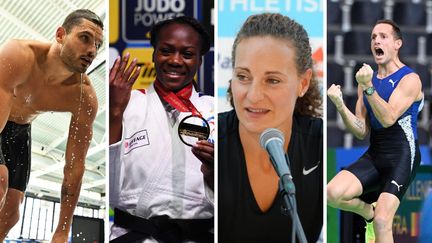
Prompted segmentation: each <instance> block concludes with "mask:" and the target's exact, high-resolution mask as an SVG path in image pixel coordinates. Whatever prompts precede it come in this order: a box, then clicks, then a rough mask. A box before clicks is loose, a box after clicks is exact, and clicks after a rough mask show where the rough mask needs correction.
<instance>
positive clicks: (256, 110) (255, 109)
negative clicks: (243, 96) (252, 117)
mask: <svg viewBox="0 0 432 243" xmlns="http://www.w3.org/2000/svg"><path fill="white" fill-rule="evenodd" d="M246 110H247V111H248V112H251V113H254V114H265V113H267V112H268V111H269V110H268V109H261V108H251V107H246Z"/></svg>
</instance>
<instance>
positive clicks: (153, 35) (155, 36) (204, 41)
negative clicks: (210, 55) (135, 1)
mask: <svg viewBox="0 0 432 243" xmlns="http://www.w3.org/2000/svg"><path fill="white" fill-rule="evenodd" d="M173 23H177V24H184V25H188V26H190V27H192V28H193V29H194V30H195V31H196V32H197V33H198V34H199V35H200V41H201V49H200V54H201V56H203V55H205V54H206V53H207V52H208V51H209V50H210V45H211V37H210V35H209V33H208V32H207V30H206V29H204V27H203V26H202V25H201V24H200V22H198V20H196V19H195V18H192V17H188V16H180V17H176V18H172V19H167V20H164V21H160V22H158V23H157V24H155V25H154V26H153V28H152V29H151V31H150V44H151V45H152V46H153V48H156V46H157V43H158V40H159V32H160V31H161V29H163V28H164V27H166V26H168V25H170V24H173Z"/></svg>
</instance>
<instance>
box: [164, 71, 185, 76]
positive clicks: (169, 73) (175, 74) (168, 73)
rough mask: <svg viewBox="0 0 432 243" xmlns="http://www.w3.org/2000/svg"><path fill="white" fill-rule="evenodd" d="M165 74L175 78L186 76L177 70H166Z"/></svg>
mask: <svg viewBox="0 0 432 243" xmlns="http://www.w3.org/2000/svg"><path fill="white" fill-rule="evenodd" d="M164 73H165V74H167V75H168V76H173V77H179V76H183V75H184V73H183V72H179V71H177V70H165V71H164Z"/></svg>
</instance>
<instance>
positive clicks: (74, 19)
mask: <svg viewBox="0 0 432 243" xmlns="http://www.w3.org/2000/svg"><path fill="white" fill-rule="evenodd" d="M102 40H103V23H102V21H101V19H100V18H99V17H98V16H97V15H96V14H94V13H93V12H91V11H89V10H83V9H81V10H76V11H74V12H72V13H71V14H69V16H67V17H66V19H65V21H64V23H63V25H62V26H61V27H59V28H57V31H56V34H55V41H54V42H53V43H43V42H39V41H31V40H10V41H7V42H6V43H4V44H3V45H2V46H1V47H0V60H1V64H0V132H1V133H0V141H1V145H2V146H1V149H0V241H1V242H3V240H4V238H5V237H6V235H7V233H8V232H9V230H10V229H11V228H12V227H13V226H14V225H15V224H16V223H17V222H18V219H19V205H20V204H21V203H22V201H23V197H24V192H25V189H26V186H27V183H28V179H29V174H30V155H31V138H30V126H31V122H32V121H33V120H34V119H35V118H36V117H37V115H38V114H40V113H42V112H45V111H59V112H70V113H71V114H72V117H71V121H70V125H69V137H68V140H67V147H66V154H65V156H66V157H65V160H66V164H65V166H64V171H63V172H64V178H63V184H62V188H61V207H60V218H59V223H58V225H57V228H56V230H55V232H54V234H53V237H52V242H62V243H63V242H67V237H68V234H69V229H70V225H71V222H72V216H73V212H74V209H75V206H76V204H77V201H78V197H79V194H80V188H81V180H82V177H83V174H84V171H85V166H84V162H85V157H86V154H87V150H88V148H89V145H90V141H91V138H92V124H93V121H94V119H95V116H96V113H97V106H98V104H97V98H96V93H95V91H94V88H93V87H92V85H91V83H90V80H89V78H88V76H87V75H86V74H85V71H86V70H87V68H88V67H89V66H90V64H91V63H92V61H93V59H94V58H95V57H96V54H97V50H98V48H99V47H100V46H101V45H102Z"/></svg>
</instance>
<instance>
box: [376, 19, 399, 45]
mask: <svg viewBox="0 0 432 243" xmlns="http://www.w3.org/2000/svg"><path fill="white" fill-rule="evenodd" d="M379 24H389V25H391V26H392V28H393V36H394V38H395V39H396V40H403V39H402V32H401V30H400V28H399V26H398V25H397V24H396V23H395V22H394V21H393V20H390V19H381V20H378V21H377V22H376V23H375V25H374V28H375V26H377V25H379Z"/></svg>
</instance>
